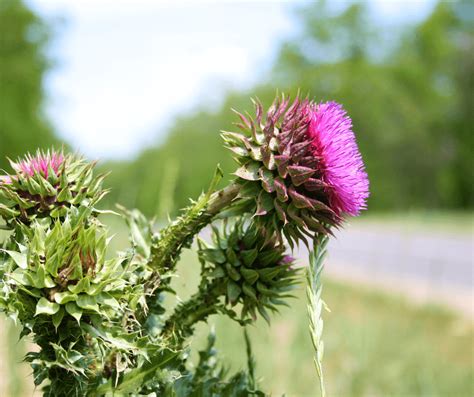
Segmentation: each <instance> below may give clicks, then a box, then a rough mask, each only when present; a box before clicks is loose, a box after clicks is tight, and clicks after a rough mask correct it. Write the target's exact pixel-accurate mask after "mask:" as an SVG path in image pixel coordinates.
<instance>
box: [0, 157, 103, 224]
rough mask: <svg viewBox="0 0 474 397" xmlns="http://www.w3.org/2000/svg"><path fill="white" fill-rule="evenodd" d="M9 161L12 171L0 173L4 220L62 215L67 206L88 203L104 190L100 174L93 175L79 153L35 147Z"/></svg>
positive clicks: (0, 195)
mask: <svg viewBox="0 0 474 397" xmlns="http://www.w3.org/2000/svg"><path fill="white" fill-rule="evenodd" d="M10 164H11V166H12V168H13V170H14V173H12V174H11V175H4V176H1V177H0V200H1V199H2V198H3V199H4V204H2V203H1V202H0V216H1V217H3V218H4V219H5V220H6V221H7V223H11V222H12V221H14V220H15V221H17V222H21V223H29V222H31V221H32V220H33V219H35V218H37V217H39V216H44V215H48V216H50V217H53V218H63V217H64V216H65V214H66V212H67V210H68V208H70V207H71V206H74V207H78V206H80V205H82V204H84V205H90V204H91V203H95V202H97V201H98V200H99V199H100V198H101V197H103V195H104V194H105V192H104V191H103V190H102V188H101V184H102V180H103V178H104V175H100V176H94V175H93V168H94V165H95V164H94V163H88V162H86V161H85V160H84V159H83V158H81V157H79V156H74V155H64V154H63V153H61V152H55V151H47V152H42V151H38V152H37V153H36V155H34V156H32V155H30V154H28V155H27V156H26V157H24V158H22V159H19V160H17V161H16V162H13V161H10Z"/></svg>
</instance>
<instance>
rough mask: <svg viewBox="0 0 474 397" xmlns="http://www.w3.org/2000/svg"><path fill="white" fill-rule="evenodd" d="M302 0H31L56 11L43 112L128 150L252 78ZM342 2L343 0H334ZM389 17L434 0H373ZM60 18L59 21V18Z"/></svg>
mask: <svg viewBox="0 0 474 397" xmlns="http://www.w3.org/2000/svg"><path fill="white" fill-rule="evenodd" d="M298 3H301V1H292V2H290V1H287V2H285V1H264V0H261V1H226V0H221V1H217V0H214V1H198V0H195V1H191V0H187V1H183V0H181V1H159V0H133V1H132V0H128V1H125V0H80V1H70V0H30V1H29V4H31V5H32V6H33V8H34V9H35V10H36V11H37V12H38V13H39V14H40V15H41V16H43V17H45V18H46V19H47V20H50V21H52V22H53V23H54V21H56V24H55V25H56V28H55V31H56V39H55V40H54V42H53V44H52V45H51V48H50V53H51V55H52V57H53V59H54V60H55V61H56V67H55V68H54V69H53V70H52V71H51V72H50V73H49V75H48V77H47V79H46V89H47V92H48V103H47V113H48V115H49V117H50V119H51V120H52V122H53V124H54V126H55V127H56V130H57V131H58V133H59V134H60V135H61V137H62V138H63V139H64V140H66V141H68V142H70V143H71V144H72V145H73V146H74V147H75V148H77V149H78V150H80V151H81V152H82V153H84V154H86V155H88V156H90V157H93V158H130V157H132V156H134V155H136V154H137V153H138V152H139V151H140V150H141V149H143V148H144V147H146V146H148V145H150V144H153V143H155V142H157V140H158V139H160V137H163V135H164V133H165V132H166V127H167V126H168V125H169V123H170V122H171V121H172V119H173V117H174V115H176V114H178V113H180V112H183V111H186V110H189V109H192V108H193V107H195V106H197V105H199V104H200V103H203V102H204V103H206V104H209V106H212V104H215V103H216V102H217V101H218V100H219V98H220V97H222V95H223V93H224V92H225V90H226V89H227V88H243V87H249V86H251V85H252V84H254V83H255V82H256V81H258V80H259V79H260V78H261V77H262V76H264V74H265V72H266V71H267V70H268V68H269V66H270V65H271V63H272V60H273V59H274V57H275V54H276V52H277V49H278V45H279V43H281V42H282V41H283V40H284V39H285V38H287V37H289V36H291V35H294V34H295V33H296V32H297V31H298V24H297V20H296V19H295V18H294V17H293V14H292V12H291V11H292V9H293V8H294V6H295V5H297V4H298ZM334 3H335V4H336V6H344V5H345V4H347V2H346V1H335V2H334ZM370 3H371V7H372V13H373V17H374V18H375V19H376V20H378V21H381V22H384V23H386V24H387V25H392V24H396V23H397V22H415V21H416V20H419V19H421V18H423V17H424V16H426V15H427V14H428V13H429V11H430V10H431V8H432V6H433V0H411V1H410V0H406V1H395V0H392V1H389V0H385V1H384V0H372V1H370ZM61 21H62V22H61Z"/></svg>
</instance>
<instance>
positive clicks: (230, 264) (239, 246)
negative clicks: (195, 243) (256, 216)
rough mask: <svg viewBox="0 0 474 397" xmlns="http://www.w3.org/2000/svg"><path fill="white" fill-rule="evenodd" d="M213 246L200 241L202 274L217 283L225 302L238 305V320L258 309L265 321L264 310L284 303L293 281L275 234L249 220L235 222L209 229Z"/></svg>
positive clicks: (288, 261)
mask: <svg viewBox="0 0 474 397" xmlns="http://www.w3.org/2000/svg"><path fill="white" fill-rule="evenodd" d="M213 241H214V245H212V246H209V245H207V244H206V243H204V242H202V241H200V249H199V257H200V260H201V263H202V264H203V268H204V273H205V274H206V276H207V277H209V278H210V279H211V280H213V281H214V282H217V283H218V284H219V285H221V287H222V290H223V293H224V294H225V299H226V304H227V305H230V306H235V305H236V304H238V303H240V304H242V312H241V317H242V319H246V318H248V316H249V315H250V316H251V317H252V319H254V320H255V318H256V314H257V313H256V312H257V311H258V312H259V313H260V314H261V315H262V316H263V317H264V318H265V319H266V320H267V321H269V319H270V317H269V315H268V311H267V310H270V311H275V310H276V307H277V306H278V305H281V304H285V302H284V301H283V299H284V298H286V297H288V296H289V295H288V291H289V290H291V289H292V288H293V286H294V284H296V283H297V270H296V269H295V268H294V263H293V262H294V259H293V258H292V257H290V256H288V255H286V254H285V247H284V245H282V244H281V243H280V242H279V241H278V239H277V238H276V237H275V236H272V235H269V234H266V233H264V232H263V230H262V229H261V228H258V227H256V226H255V224H254V223H253V222H251V221H238V222H236V223H232V224H229V225H228V226H227V227H225V226H224V228H223V230H218V229H215V228H214V229H213Z"/></svg>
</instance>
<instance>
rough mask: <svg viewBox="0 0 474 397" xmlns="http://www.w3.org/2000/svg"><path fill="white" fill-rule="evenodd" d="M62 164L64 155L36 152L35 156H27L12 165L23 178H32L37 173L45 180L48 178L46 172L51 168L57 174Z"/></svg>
mask: <svg viewBox="0 0 474 397" xmlns="http://www.w3.org/2000/svg"><path fill="white" fill-rule="evenodd" d="M63 162H64V155H63V154H62V153H57V152H54V151H53V152H49V151H48V152H47V153H42V152H40V151H38V152H37V153H36V155H35V156H32V155H30V154H28V155H27V156H26V157H25V158H24V159H23V160H21V161H19V162H18V163H12V167H13V169H14V170H15V171H17V172H19V173H22V174H23V175H24V176H34V175H35V173H39V174H41V175H42V176H44V177H45V178H48V172H49V169H50V168H51V169H52V170H53V171H54V172H55V173H56V174H58V171H59V168H60V167H61V165H62V164H63Z"/></svg>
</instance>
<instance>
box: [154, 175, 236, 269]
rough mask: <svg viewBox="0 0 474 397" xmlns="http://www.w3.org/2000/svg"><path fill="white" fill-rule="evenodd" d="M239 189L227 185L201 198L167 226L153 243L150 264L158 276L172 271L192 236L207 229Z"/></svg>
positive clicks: (234, 185)
mask: <svg viewBox="0 0 474 397" xmlns="http://www.w3.org/2000/svg"><path fill="white" fill-rule="evenodd" d="M239 189H240V185H238V184H237V183H231V184H230V185H229V186H227V187H225V188H224V189H222V190H219V191H217V192H215V193H213V194H212V195H210V197H209V196H207V195H204V196H202V197H201V198H200V199H199V200H198V201H197V202H196V203H195V204H194V205H192V206H191V207H189V208H187V209H186V210H185V212H184V214H183V215H181V216H180V217H179V218H178V219H177V220H176V221H174V222H173V223H171V224H170V225H169V226H168V227H166V228H165V229H164V230H163V231H161V232H160V234H159V236H158V237H157V238H156V240H155V241H154V244H153V247H152V256H151V260H150V263H151V265H152V266H153V268H155V269H156V270H157V271H158V273H163V271H165V272H166V271H169V270H171V269H173V268H174V265H175V264H176V262H177V260H178V258H179V255H180V254H181V250H182V249H183V248H186V247H189V246H190V245H191V243H192V240H193V238H194V236H195V235H196V234H197V233H199V232H200V231H201V229H202V228H204V227H205V226H206V225H208V224H209V223H210V222H211V220H212V218H214V216H216V215H217V214H218V213H219V212H220V211H221V210H222V209H224V208H225V207H227V206H229V205H230V204H231V203H232V201H233V200H234V199H235V197H236V196H237V194H238V193H239Z"/></svg>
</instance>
